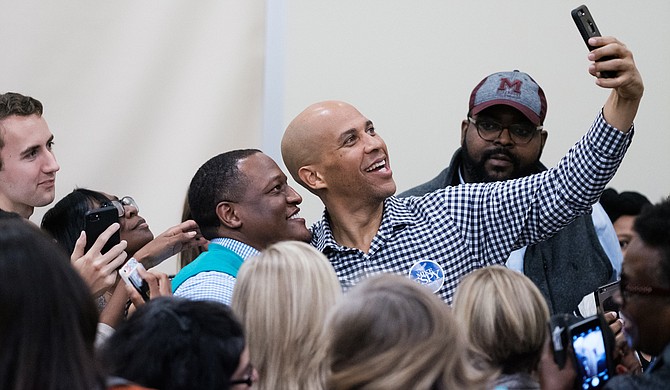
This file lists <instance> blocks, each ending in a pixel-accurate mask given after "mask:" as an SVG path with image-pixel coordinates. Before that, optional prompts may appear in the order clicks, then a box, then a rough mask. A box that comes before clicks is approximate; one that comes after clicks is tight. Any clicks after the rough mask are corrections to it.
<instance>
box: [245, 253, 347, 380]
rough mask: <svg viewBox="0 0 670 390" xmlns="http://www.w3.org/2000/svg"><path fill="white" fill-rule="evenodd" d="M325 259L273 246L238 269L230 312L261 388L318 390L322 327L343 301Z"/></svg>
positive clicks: (322, 374)
mask: <svg viewBox="0 0 670 390" xmlns="http://www.w3.org/2000/svg"><path fill="white" fill-rule="evenodd" d="M341 294H342V292H341V287H340V284H339V281H338V279H337V275H336V274H335V271H334V270H333V268H332V266H331V265H330V263H329V262H328V260H327V259H326V257H325V256H324V255H323V254H322V253H321V252H319V251H318V250H316V249H315V248H314V247H312V246H311V245H309V244H307V243H304V242H298V241H284V242H279V243H276V244H273V245H271V246H269V247H267V248H266V249H265V250H263V251H262V252H261V253H260V254H259V255H257V256H254V257H251V258H249V259H247V260H245V262H244V263H243V264H242V267H241V268H240V272H239V274H238V276H237V282H236V284H235V290H234V292H233V300H232V307H233V310H234V311H235V313H236V314H237V315H238V316H239V318H240V319H241V321H242V323H243V325H244V328H245V331H246V333H247V339H248V341H249V351H250V354H251V359H252V360H253V362H254V364H255V365H256V367H258V370H259V373H260V376H259V383H258V384H259V388H264V389H274V388H277V387H278V386H280V387H281V386H283V387H285V388H292V387H295V388H299V387H303V388H320V387H323V382H324V380H325V370H326V366H325V364H324V359H325V355H326V340H325V333H324V323H325V321H326V316H327V313H328V311H329V310H330V308H331V307H333V306H334V305H335V303H336V302H337V300H339V298H340V296H341Z"/></svg>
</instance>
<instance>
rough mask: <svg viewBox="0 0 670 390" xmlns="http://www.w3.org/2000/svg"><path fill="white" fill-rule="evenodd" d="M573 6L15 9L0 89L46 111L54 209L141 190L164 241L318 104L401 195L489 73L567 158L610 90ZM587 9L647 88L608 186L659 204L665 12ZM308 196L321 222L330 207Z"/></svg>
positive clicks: (624, 5)
mask: <svg viewBox="0 0 670 390" xmlns="http://www.w3.org/2000/svg"><path fill="white" fill-rule="evenodd" d="M579 4H581V3H580V2H577V1H574V2H568V1H531V0H507V1H504V2H503V1H496V2H494V1H483V0H470V1H463V0H460V1H444V0H442V1H439V0H420V1H417V0H414V1H409V0H395V1H388V0H387V1H383V0H340V1H324V0H266V1H261V0H253V1H251V0H249V1H239V0H238V1H235V0H199V1H185V0H160V1H159V0H147V1H142V2H136V1H129V0H119V1H115V2H102V1H90V0H89V1H84V0H70V1H53V2H43V1H42V2H40V1H36V0H28V1H23V2H7V4H4V5H3V12H2V13H0V33H1V34H2V37H3V39H2V41H1V43H0V50H1V53H2V60H1V61H0V90H1V91H2V92H4V91H17V92H21V93H24V94H28V95H32V96H34V97H36V98H38V99H40V100H41V101H42V102H43V103H44V104H45V109H46V112H45V117H46V119H47V122H48V123H49V125H50V127H51V130H52V132H54V134H55V135H56V150H57V157H58V161H59V163H60V164H61V172H60V173H59V175H58V183H57V199H60V198H61V197H63V196H64V195H66V194H67V193H69V192H70V191H71V190H72V189H73V188H74V187H75V186H84V187H89V188H93V189H98V190H103V191H106V192H109V193H113V194H116V195H119V196H122V195H132V196H134V197H135V199H136V200H137V201H138V202H139V204H140V208H141V214H142V216H144V217H145V218H146V219H147V221H149V224H150V226H151V228H152V230H153V231H154V233H155V234H158V233H160V232H162V231H164V230H166V229H167V228H169V227H170V226H173V225H175V224H176V223H177V222H178V221H179V217H180V214H181V207H182V202H183V198H184V195H185V192H186V187H187V186H188V183H189V181H190V178H191V177H192V175H193V173H194V172H195V170H196V169H197V168H198V167H199V166H200V164H202V163H203V162H204V161H205V160H206V159H208V158H209V157H211V156H213V155H215V154H217V153H220V152H223V151H226V150H230V149H234V148H242V147H245V148H246V147H258V148H262V149H263V150H265V151H266V152H267V153H268V154H270V155H271V156H272V157H274V158H275V159H276V160H278V161H280V160H281V158H280V156H279V154H278V150H279V148H278V143H279V139H280V138H281V134H282V132H283V129H284V128H285V126H286V124H288V122H289V121H290V120H291V119H292V118H293V117H294V116H295V115H296V114H298V113H299V112H300V111H301V110H302V109H303V108H305V107H306V106H307V105H309V104H311V103H314V102H316V101H320V100H325V99H342V100H346V101H349V102H351V103H352V104H354V105H355V106H357V107H358V108H359V109H360V110H361V112H362V113H363V114H364V115H367V116H368V117H369V118H370V119H372V120H373V121H374V122H375V125H376V127H377V130H378V131H379V132H380V134H381V135H382V136H383V137H384V139H385V140H386V142H387V144H388V145H389V150H390V157H391V158H390V160H391V164H392V168H393V170H394V172H395V178H396V182H397V183H398V190H399V191H402V190H404V189H407V188H409V187H411V186H413V185H416V184H419V183H421V182H423V181H425V180H428V179H430V178H432V177H433V176H434V175H436V174H437V173H438V172H439V171H440V170H441V169H442V168H443V167H444V166H445V165H446V164H447V163H448V161H449V158H450V156H451V154H452V153H453V150H454V149H455V148H456V147H457V146H458V142H459V129H460V121H461V120H462V119H463V117H464V115H465V114H466V111H467V102H468V98H469V94H470V91H471V90H472V88H473V87H474V86H475V85H476V84H477V83H478V82H479V81H480V80H481V79H482V78H483V77H484V76H486V75H488V74H490V73H493V72H496V71H501V70H512V69H520V70H522V71H525V72H527V73H529V74H531V75H532V76H533V77H534V78H535V79H536V80H537V81H538V82H539V83H540V85H541V86H542V87H543V89H544V91H545V93H546V94H547V98H548V116H547V120H546V123H545V127H546V128H547V130H548V131H549V140H548V144H547V147H546V148H545V153H544V156H543V161H544V162H545V163H546V164H549V165H551V164H554V163H556V162H557V161H558V159H559V158H560V157H561V156H562V155H563V153H565V152H566V151H567V150H568V148H569V147H570V146H571V145H572V144H573V143H574V142H575V141H576V140H577V139H578V138H579V136H580V135H581V134H582V133H583V132H584V131H585V130H586V128H587V126H588V125H589V124H590V123H591V121H592V119H593V117H594V116H595V114H596V112H597V110H598V109H599V108H600V107H601V105H602V103H603V102H604V101H605V98H606V96H607V94H608V91H605V90H602V89H600V88H598V87H597V86H595V84H594V83H593V80H592V78H591V76H590V75H589V74H588V72H587V68H588V65H589V63H588V61H587V59H586V55H587V50H586V47H585V46H584V44H583V42H582V41H581V37H580V36H579V33H578V32H577V29H576V28H575V26H574V24H573V22H572V19H571V17H570V10H571V9H572V8H574V7H576V6H578V5H579ZM587 5H588V6H589V8H590V9H591V12H592V14H593V16H594V17H595V19H596V21H597V23H598V26H599V28H600V30H601V31H602V32H603V33H604V34H607V35H615V36H617V37H618V38H619V39H620V40H621V41H623V42H625V43H626V44H627V45H628V46H629V47H630V48H631V49H632V50H633V52H634V53H635V58H636V62H637V64H638V67H639V68H640V70H641V72H642V75H643V78H644V80H645V85H646V91H645V97H644V101H643V103H642V106H641V109H640V112H639V114H638V118H637V120H636V126H637V134H636V136H635V139H634V143H633V145H632V147H631V149H630V151H629V153H628V155H627V157H626V159H625V160H624V163H623V165H622V167H621V168H620V170H619V172H618V173H617V175H616V176H615V178H614V179H613V181H612V183H611V185H612V186H614V187H615V188H617V189H618V190H638V191H640V192H642V193H644V194H646V195H648V196H649V197H650V199H652V200H653V201H658V200H660V199H661V197H663V196H667V195H669V194H670V173H668V168H670V154H669V153H668V150H670V124H669V123H668V122H669V120H670V116H669V115H668V108H670V76H668V71H667V70H668V69H670V24H668V23H667V21H668V20H669V19H670V3H668V2H666V1H663V0H648V1H644V2H632V1H630V0H626V1H624V0H607V1H605V0H594V1H590V2H588V3H587ZM298 190H299V191H300V192H301V194H303V197H304V198H305V202H304V204H303V205H304V207H303V216H305V217H306V218H307V220H308V222H310V223H311V222H313V221H314V220H316V219H317V218H318V217H319V216H320V213H321V205H320V202H319V201H318V199H316V198H314V197H313V196H312V195H311V194H309V193H308V192H307V191H305V190H302V189H301V188H298ZM46 209H47V208H43V209H42V210H37V211H36V213H35V215H34V216H33V218H32V220H33V221H35V222H36V223H39V221H40V220H41V217H42V215H43V213H44V212H45V211H46ZM161 268H162V270H163V271H165V272H174V271H175V270H176V265H175V262H174V261H169V262H166V263H165V264H164V265H163V266H162V267H161Z"/></svg>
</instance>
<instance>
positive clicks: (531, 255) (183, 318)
mask: <svg viewBox="0 0 670 390" xmlns="http://www.w3.org/2000/svg"><path fill="white" fill-rule="evenodd" d="M591 39H592V42H591V43H592V44H593V45H594V46H596V47H597V48H596V49H594V50H593V51H592V52H591V53H590V54H589V59H590V60H592V61H593V62H592V64H591V65H590V67H589V73H590V74H591V75H593V76H594V77H595V78H596V84H597V85H599V86H600V87H604V88H609V89H611V93H610V95H609V97H608V99H607V100H606V102H605V104H604V106H603V107H602V109H601V110H600V111H599V112H598V113H597V116H596V119H595V121H594V122H593V124H592V125H591V127H590V128H589V129H588V131H587V132H586V134H585V135H584V136H583V137H582V138H581V139H580V140H579V141H577V143H576V144H575V146H573V147H572V148H571V149H570V150H569V151H568V153H567V154H566V155H565V157H564V158H563V159H561V161H560V162H559V163H558V164H557V165H556V166H554V167H549V168H547V167H546V166H544V165H543V164H542V163H541V162H540V156H541V153H542V149H543V147H544V145H545V142H546V140H547V137H548V134H549V133H548V130H547V129H545V128H544V120H545V117H546V112H547V99H546V97H545V95H544V92H543V90H542V88H540V86H539V85H538V84H537V82H536V81H535V80H533V79H532V78H531V77H530V76H529V75H528V74H526V73H524V72H520V71H512V72H496V73H493V74H491V75H489V76H487V77H485V78H484V79H483V80H482V81H481V82H480V83H479V84H477V85H476V87H475V88H474V90H473V91H472V94H471V96H470V99H469V103H468V112H467V116H466V118H465V119H463V121H462V122H461V148H460V149H459V150H457V151H456V152H455V153H454V157H453V158H452V161H451V163H450V166H449V167H447V168H446V169H445V170H444V171H443V172H442V173H440V174H439V175H438V176H437V177H436V178H435V179H433V180H431V181H430V182H428V183H425V184H423V185H420V186H417V187H415V188H413V189H410V190H408V191H406V192H404V193H402V194H400V195H399V196H395V195H394V194H395V192H396V189H397V188H396V184H395V182H394V180H393V173H392V168H391V166H392V165H391V161H390V157H389V153H388V149H387V147H386V144H385V142H384V140H383V139H382V137H381V136H380V134H379V133H377V131H376V130H375V127H374V125H373V122H372V121H371V120H370V119H368V118H367V117H365V116H364V115H363V114H362V113H361V112H360V111H359V110H358V109H357V108H355V107H354V106H352V105H350V104H348V103H346V102H341V101H323V102H318V103H315V104H312V105H310V106H309V107H307V108H306V109H305V110H304V111H302V112H301V113H299V114H298V115H297V116H296V117H295V118H294V119H293V120H292V121H291V122H290V123H289V125H288V126H287V128H286V130H285V132H284V135H283V138H282V140H281V153H282V158H283V160H284V164H285V165H286V167H287V169H288V172H289V174H290V175H291V177H292V178H293V179H294V180H295V181H296V182H297V183H298V184H299V185H301V186H302V187H304V188H305V189H306V190H307V191H310V192H311V193H313V194H315V195H316V196H318V197H319V199H320V200H321V201H322V203H323V205H324V207H325V209H324V212H323V215H322V218H321V219H320V220H318V221H316V222H315V223H314V224H313V225H312V226H311V227H309V228H308V227H307V226H306V222H305V220H304V219H303V218H301V217H300V215H299V211H300V207H299V205H300V204H301V202H302V197H301V196H300V194H299V193H298V192H297V191H296V190H295V189H294V188H292V187H291V186H290V185H289V184H288V177H287V175H286V174H285V173H284V172H283V171H282V170H281V168H280V167H279V166H278V164H277V163H276V162H275V161H274V160H273V159H272V158H270V157H269V156H267V155H266V154H264V153H263V152H262V151H260V150H258V149H238V150H231V151H226V152H224V153H221V154H219V155H217V156H214V157H212V158H210V159H209V160H207V161H206V162H205V163H204V164H203V165H202V166H201V167H200V168H199V169H198V170H197V171H196V172H195V174H194V176H193V178H192V180H191V183H190V185H189V188H188V192H187V196H186V203H185V207H184V215H183V219H182V221H181V222H179V223H178V224H176V225H175V226H173V227H172V228H170V229H168V230H167V231H166V232H164V233H162V234H160V235H158V236H154V234H153V233H152V232H151V230H150V229H149V227H148V224H147V223H146V221H145V220H144V218H142V217H141V216H140V215H139V205H138V204H137V202H135V200H134V199H133V198H132V197H130V196H122V197H118V196H115V195H112V194H109V193H106V192H102V191H96V190H91V189H86V188H76V189H74V190H73V191H72V192H71V193H69V194H68V195H67V196H65V197H64V198H63V199H61V200H59V201H58V202H57V203H56V204H55V205H53V206H52V207H51V208H50V209H49V210H48V211H47V212H46V213H45V214H44V217H43V219H42V221H41V228H40V227H37V226H36V225H34V224H33V223H32V222H30V221H29V218H30V216H31V215H32V214H33V211H34V209H35V208H36V207H45V206H48V205H49V204H51V203H52V202H53V201H54V200H55V199H54V198H55V182H56V172H58V171H59V169H60V167H59V165H58V163H57V161H56V158H55V156H54V153H53V150H52V145H53V138H54V136H53V134H51V131H50V130H49V128H48V125H47V123H46V120H45V118H44V116H43V107H42V104H41V103H40V102H39V101H38V100H37V99H34V98H32V97H29V96H24V95H22V94H19V93H14V92H8V93H5V94H2V95H0V211H1V213H0V214H1V215H0V216H1V217H2V218H1V219H0V232H1V234H0V248H2V249H0V347H2V348H1V349H2V353H0V388H2V389H17V390H18V389H65V388H67V389H101V390H102V389H228V388H229V389H241V388H249V387H252V388H258V389H494V388H495V389H501V390H502V389H521V388H523V389H534V388H536V389H539V388H543V389H571V388H576V386H578V388H582V386H583V385H584V384H586V385H587V386H592V387H598V386H600V385H602V384H603V383H605V386H606V388H610V389H629V388H659V389H660V388H665V387H667V383H669V382H670V198H669V199H666V200H663V201H661V202H660V203H658V204H651V202H649V201H648V200H647V199H646V198H644V196H642V195H640V194H637V195H635V196H631V195H630V192H623V193H621V194H617V193H616V191H614V190H612V189H607V190H606V189H605V187H606V186H607V184H608V182H609V181H610V179H611V178H612V177H613V176H614V174H615V173H616V170H617V168H618V166H619V165H620V164H621V162H622V160H623V157H624V154H625V152H626V150H627V148H628V146H629V145H630V143H631V140H632V135H633V120H634V118H635V116H636V114H637V109H638V106H639V103H640V100H641V97H642V93H643V89H644V87H643V83H642V79H641V76H640V74H639V72H638V70H637V68H636V66H635V63H634V61H633V56H632V53H631V51H630V50H629V49H628V48H626V46H625V45H623V44H622V43H621V42H619V41H618V40H616V39H615V38H612V37H597V38H591ZM603 72H615V73H616V77H610V78H604V77H600V76H601V75H602V73H603ZM601 195H602V196H601ZM618 195H620V196H618ZM624 195H625V196H624ZM638 195H639V196H638ZM620 198H621V199H620ZM641 199H642V200H644V201H641ZM599 201H600V203H599ZM105 207H106V208H111V209H112V210H115V211H114V212H115V213H116V214H117V217H118V222H117V223H112V224H111V225H110V226H109V227H107V228H106V230H105V231H104V232H103V233H102V234H101V235H100V236H99V237H97V238H95V237H87V235H86V232H85V231H86V229H85V226H86V217H87V215H88V214H89V213H90V212H91V211H92V210H97V209H100V208H105ZM116 234H118V236H119V239H120V240H119V243H118V244H115V245H113V246H111V247H110V248H108V249H105V250H103V247H104V246H105V244H106V243H107V241H108V240H109V239H110V237H112V236H113V235H116ZM87 241H93V242H88V245H87ZM177 254H180V255H181V256H182V267H181V269H180V271H179V272H178V273H177V274H176V275H175V276H174V278H170V277H168V275H166V274H164V273H161V272H157V271H155V270H152V269H151V268H153V267H155V266H156V265H158V264H160V263H161V262H162V261H164V260H165V259H167V258H170V257H172V256H174V255H177ZM127 262H128V263H127ZM131 263H132V264H140V265H142V266H143V267H140V266H138V267H137V269H136V271H137V274H136V275H135V276H134V277H136V278H138V279H139V280H140V281H141V283H140V284H141V285H142V287H141V288H140V286H138V285H137V283H135V284H133V283H126V282H125V281H124V280H123V279H122V278H120V277H119V276H118V270H119V268H121V267H124V269H125V267H127V265H128V264H131ZM124 264H126V266H124ZM145 269H148V271H147V270H145ZM617 281H618V283H619V284H618V290H617V294H616V295H615V297H614V299H615V301H616V302H617V303H618V304H619V306H620V309H619V312H607V313H602V312H601V313H599V314H598V315H597V318H598V319H599V320H600V321H601V322H599V323H598V324H602V325H603V326H602V328H603V329H600V328H598V329H599V331H601V332H602V334H603V336H602V338H603V347H602V349H600V350H599V351H600V352H601V353H600V355H599V356H601V357H602V356H603V353H602V351H605V352H606V353H604V355H606V359H607V362H608V365H603V367H602V369H601V368H600V366H599V365H598V363H599V362H587V363H588V364H589V365H590V366H593V367H598V370H596V371H597V373H595V374H590V376H588V377H582V376H581V374H580V373H581V371H580V364H586V363H582V362H581V360H579V359H578V358H577V357H576V356H573V355H572V352H574V350H575V348H573V347H572V346H571V345H570V343H569V338H566V337H565V336H564V334H565V333H564V331H563V330H562V329H561V328H552V327H551V323H552V322H551V321H552V319H553V318H556V317H552V316H570V317H569V318H575V319H577V318H580V317H588V316H587V313H585V312H584V310H583V309H582V310H580V308H583V307H584V306H583V302H584V300H588V297H589V296H592V294H591V293H592V292H594V291H595V290H596V289H598V287H600V286H602V285H605V284H608V283H611V282H617ZM142 289H145V290H146V291H148V296H149V299H148V300H147V299H145V298H144V297H143V295H142V294H140V290H142ZM559 318H563V317H559ZM565 318H568V317H565ZM566 327H567V325H566ZM570 330H572V327H570ZM594 334H595V333H594ZM594 334H590V335H589V339H591V338H593V337H594ZM598 334H600V333H598ZM566 340H567V341H568V342H567V343H566ZM580 348H582V349H583V347H582V346H581V345H580ZM643 363H645V364H643ZM589 388H590V387H589Z"/></svg>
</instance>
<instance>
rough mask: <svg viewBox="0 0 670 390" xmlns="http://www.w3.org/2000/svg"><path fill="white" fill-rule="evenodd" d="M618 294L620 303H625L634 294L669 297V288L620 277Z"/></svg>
mask: <svg viewBox="0 0 670 390" xmlns="http://www.w3.org/2000/svg"><path fill="white" fill-rule="evenodd" d="M619 294H620V296H621V302H622V304H623V305H625V304H626V302H627V301H629V300H630V299H631V298H632V297H633V296H634V295H642V296H655V297H670V289H669V288H664V287H656V286H647V285H642V284H635V283H630V282H628V280H626V279H625V278H623V277H622V278H621V281H620V282H619Z"/></svg>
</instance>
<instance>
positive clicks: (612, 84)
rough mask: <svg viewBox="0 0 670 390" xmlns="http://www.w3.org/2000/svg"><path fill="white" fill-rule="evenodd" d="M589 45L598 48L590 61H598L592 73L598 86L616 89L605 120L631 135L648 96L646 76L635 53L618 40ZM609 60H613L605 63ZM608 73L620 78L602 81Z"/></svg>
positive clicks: (597, 40) (593, 41)
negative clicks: (638, 65)
mask: <svg viewBox="0 0 670 390" xmlns="http://www.w3.org/2000/svg"><path fill="white" fill-rule="evenodd" d="M589 44H591V45H593V46H598V48H596V49H594V50H593V51H591V52H590V53H589V55H588V59H589V61H594V62H593V63H592V64H591V65H590V66H589V73H590V74H591V75H593V76H596V77H597V78H596V84H597V85H598V86H600V87H603V88H612V89H613V91H612V93H611V94H610V96H609V97H608V99H607V102H606V103H605V106H604V107H603V115H604V116H605V120H607V122H609V123H610V124H611V125H612V126H614V127H616V128H617V129H619V130H621V131H623V132H627V131H628V129H629V128H630V126H631V124H632V123H633V118H635V115H636V114H637V109H638V107H639V103H640V99H641V98H642V94H643V92H644V84H643V82H642V76H641V75H640V72H639V71H638V69H637V67H636V66H635V61H634V60H633V53H632V52H631V51H630V50H628V48H627V47H626V45H624V44H623V43H621V42H619V41H618V40H617V39H616V38H614V37H592V38H590V39H589ZM605 57H610V58H608V59H606V60H605V59H604V58H605ZM599 60H600V61H599ZM604 71H611V72H616V77H611V78H605V77H598V75H600V72H604Z"/></svg>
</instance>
